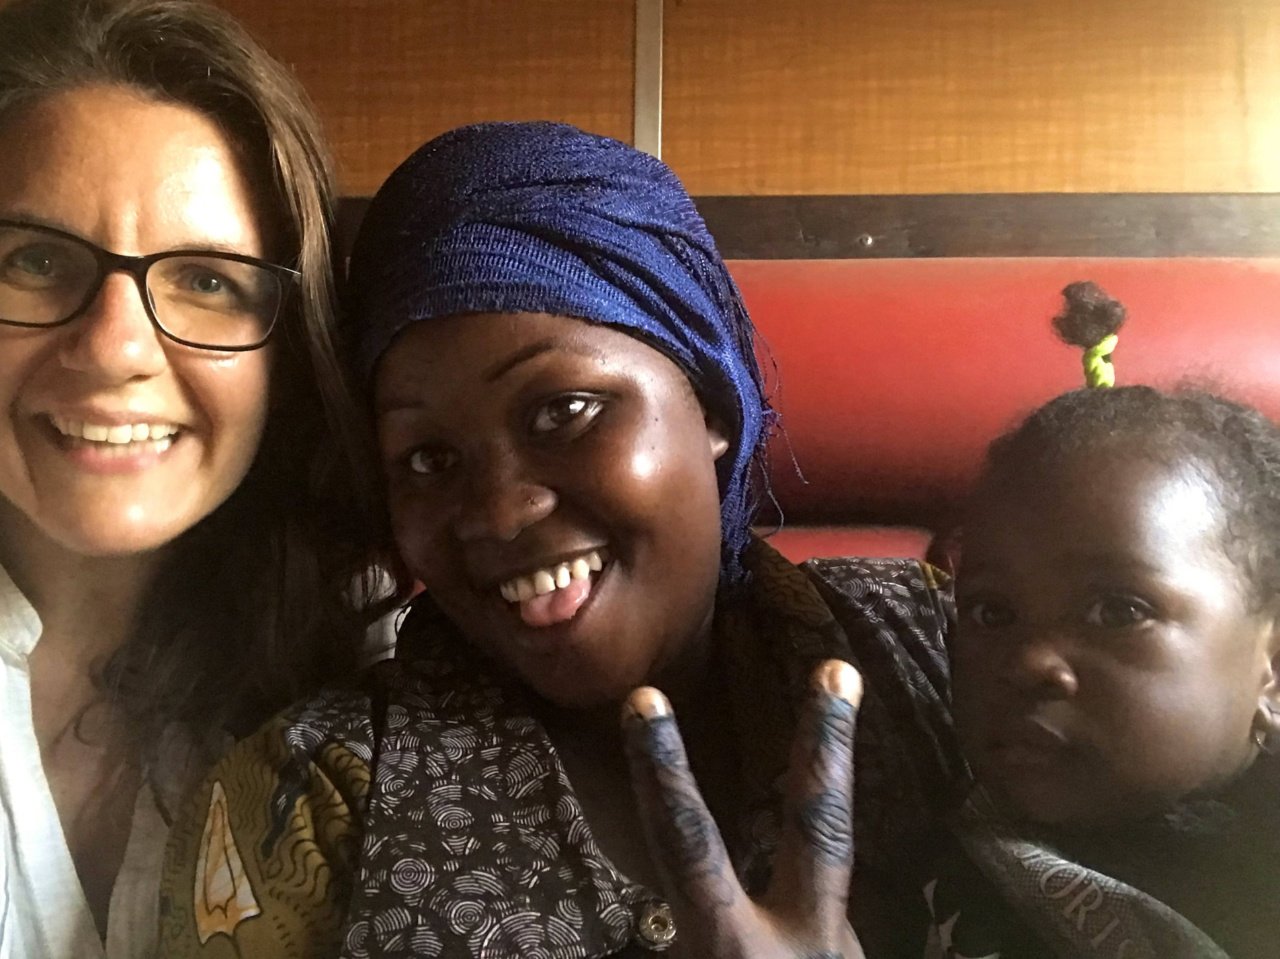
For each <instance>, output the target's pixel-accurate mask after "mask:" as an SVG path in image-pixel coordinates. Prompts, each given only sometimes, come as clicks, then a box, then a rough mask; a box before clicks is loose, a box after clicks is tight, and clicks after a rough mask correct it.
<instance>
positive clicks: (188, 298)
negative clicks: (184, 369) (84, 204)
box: [0, 226, 284, 348]
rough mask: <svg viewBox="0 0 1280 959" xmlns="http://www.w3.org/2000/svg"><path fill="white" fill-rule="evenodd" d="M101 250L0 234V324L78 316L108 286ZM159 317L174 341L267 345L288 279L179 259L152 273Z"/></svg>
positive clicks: (209, 260)
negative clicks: (265, 340) (102, 286)
mask: <svg viewBox="0 0 1280 959" xmlns="http://www.w3.org/2000/svg"><path fill="white" fill-rule="evenodd" d="M100 274H101V267H100V266H99V261H98V256H97V254H96V253H95V252H94V248H93V247H91V246H89V245H88V244H85V243H81V242H79V241H77V240H75V239H72V238H70V237H64V236H61V235H59V234H56V233H48V232H45V231H43V230H39V229H34V228H30V227H12V226H0V320H6V321H8V322H11V323H22V324H29V325H32V326H52V325H55V324H57V323H61V322H63V321H65V320H67V319H68V318H70V317H72V316H74V315H75V314H77V313H78V312H79V311H80V310H82V309H84V308H85V307H86V306H87V305H88V302H87V301H88V299H89V297H91V296H92V295H94V293H95V292H96V290H97V288H98V286H99V284H100V282H101V275H100ZM146 288H147V297H148V299H149V301H150V307H151V311H152V314H153V315H154V317H155V319H156V322H157V323H158V324H159V325H160V327H161V328H162V329H163V330H164V331H165V332H166V333H168V334H169V335H170V336H173V337H176V338H178V339H181V340H186V341H188V342H190V343H193V344H196V345H200V346H207V347H211V348H218V347H224V348H226V347H230V348H234V347H243V346H249V345H252V344H255V343H258V342H260V341H261V340H262V339H263V338H264V337H265V336H266V335H267V332H268V331H269V330H270V329H271V326H272V324H273V323H274V322H275V318H276V314H277V312H278V311H279V309H280V304H281V300H282V298H283V292H284V291H283V284H282V282H281V278H280V277H279V276H278V275H277V274H276V273H275V272H273V271H272V270H269V269H266V268H264V267H263V266H260V265H258V264H254V263H241V262H239V261H237V260H229V259H225V258H222V257H217V256H205V255H199V254H178V255H174V256H164V257H162V258H157V259H156V260H154V261H153V262H152V263H151V264H150V266H149V268H148V269H147V272H146Z"/></svg>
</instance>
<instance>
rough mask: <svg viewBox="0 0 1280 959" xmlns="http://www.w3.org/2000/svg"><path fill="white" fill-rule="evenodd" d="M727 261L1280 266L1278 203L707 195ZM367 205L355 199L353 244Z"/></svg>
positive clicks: (1136, 196)
mask: <svg viewBox="0 0 1280 959" xmlns="http://www.w3.org/2000/svg"><path fill="white" fill-rule="evenodd" d="M696 200H697V204H698V209H699V210H701V211H702V215H703V217H705V218H706V221H707V226H708V227H709V228H710V230H711V233H712V234H713V235H714V236H715V238H716V242H717V243H719V245H720V250H721V252H722V253H723V254H724V256H725V258H726V259H731V260H815V259H875V258H880V257H899V258H907V257H936V256H1107V257H1168V256H1220V257H1227V256H1240V257H1261V256H1280V194H1276V193H974V194H939V195H932V196H919V195H915V196H908V195H903V196H703V197H697V198H696ZM367 203H368V200H367V199H364V198H356V197H353V198H346V199H344V200H343V201H342V203H341V204H340V206H339V211H338V231H339V233H338V235H339V237H340V238H342V239H343V240H345V241H346V242H347V243H349V242H350V239H351V238H352V237H353V236H354V235H355V227H356V225H357V224H358V223H359V219H360V217H361V216H362V215H363V213H364V209H365V207H366V205H367Z"/></svg>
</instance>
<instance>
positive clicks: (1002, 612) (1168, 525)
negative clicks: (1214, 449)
mask: <svg viewBox="0 0 1280 959" xmlns="http://www.w3.org/2000/svg"><path fill="white" fill-rule="evenodd" d="M1076 459H1077V460H1078V461H1076V462H1067V463H1065V464H1063V465H1061V466H1060V467H1058V468H1055V469H1054V470H1053V471H1052V475H1046V474H1047V473H1048V472H1049V471H1047V470H1046V471H1042V472H1038V473H1035V474H1024V475H1022V476H1020V477H1018V478H1017V479H1007V480H1004V481H999V480H997V481H993V482H991V483H989V484H988V486H987V487H986V488H985V489H983V490H982V491H981V492H980V493H979V496H978V498H977V501H976V503H975V509H974V512H973V515H972V516H971V519H970V522H969V523H968V524H967V525H966V527H965V534H964V543H963V557H962V560H961V568H960V571H959V576H958V580H957V596H958V601H959V609H960V622H959V628H958V630H957V636H956V641H955V644H954V649H953V654H952V655H953V664H954V671H955V709H956V718H957V724H958V725H959V728H960V735H961V739H962V741H963V743H964V747H965V751H966V753H967V755H968V757H969V760H970V762H971V763H972V765H973V767H974V772H975V775H976V776H977V778H978V779H979V781H981V782H983V783H984V784H985V785H986V786H988V788H989V789H990V790H991V791H992V793H993V794H994V795H995V796H996V798H997V801H999V802H1001V803H1002V804H1003V805H1005V806H1006V807H1007V808H1008V809H1009V811H1010V812H1011V813H1012V814H1014V815H1015V816H1017V817H1019V818H1024V819H1029V820H1031V821H1034V822H1040V823H1045V824H1058V825H1080V826H1089V825H1093V824H1098V823H1103V822H1107V821H1115V820H1118V819H1125V818H1133V817H1137V816H1141V815H1144V814H1147V813H1151V812H1154V811H1157V810H1159V809H1162V808H1165V807H1167V806H1168V805H1169V804H1171V803H1173V802H1175V801H1177V800H1179V799H1181V798H1183V797H1185V796H1187V795H1189V794H1191V793H1193V792H1195V791H1197V790H1201V789H1205V788H1211V787H1213V786H1214V785H1217V784H1220V783H1222V782H1224V781H1226V780H1228V779H1230V778H1231V777H1232V776H1234V775H1236V774H1237V773H1239V772H1240V771H1241V770H1243V769H1244V768H1245V767H1246V766H1247V765H1248V763H1249V761H1250V760H1251V758H1252V756H1253V751H1254V748H1253V746H1252V745H1251V739H1250V734H1251V728H1252V727H1251V724H1252V720H1253V715H1254V712H1255V710H1256V708H1257V705H1258V702H1259V697H1260V696H1263V695H1268V694H1271V695H1274V689H1273V688H1272V687H1273V686H1274V683H1275V673H1274V664H1273V661H1272V657H1273V655H1274V654H1275V651H1276V650H1275V638H1276V637H1275V625H1274V622H1273V620H1272V619H1271V618H1269V617H1267V616H1265V615H1263V614H1262V613H1260V612H1254V611H1253V610H1252V609H1251V607H1250V603H1249V597H1248V594H1247V591H1246V584H1245V583H1244V581H1243V579H1242V577H1241V574H1240V573H1239V571H1238V570H1237V568H1236V566H1235V565H1234V564H1233V562H1232V561H1231V560H1230V559H1229V558H1228V555H1227V553H1226V552H1225V550H1224V543H1225V542H1226V538H1227V537H1228V536H1229V535H1231V531H1230V530H1229V529H1228V526H1227V523H1226V520H1225V517H1224V513H1223V508H1222V505H1221V503H1220V502H1219V500H1218V497H1217V495H1216V494H1215V492H1214V489H1213V487H1212V485H1211V484H1210V482H1209V481H1208V480H1207V479H1206V478H1205V477H1204V476H1203V475H1202V474H1201V472H1200V471H1198V470H1196V469H1194V468H1193V467H1191V466H1189V465H1177V466H1170V465H1169V464H1165V463H1159V462H1157V461H1156V460H1155V459H1153V458H1147V457H1143V456H1139V455H1129V456H1125V455H1120V456H1112V457H1111V458H1105V457H1104V458H1101V459H1098V460H1087V461H1086V460H1083V459H1082V458H1079V457H1077V458H1076Z"/></svg>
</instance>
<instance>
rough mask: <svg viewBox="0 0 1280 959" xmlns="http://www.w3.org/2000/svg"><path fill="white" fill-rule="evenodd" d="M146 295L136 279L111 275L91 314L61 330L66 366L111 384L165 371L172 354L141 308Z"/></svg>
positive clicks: (89, 310)
mask: <svg viewBox="0 0 1280 959" xmlns="http://www.w3.org/2000/svg"><path fill="white" fill-rule="evenodd" d="M145 295H146V293H145V292H144V291H143V290H142V289H141V287H140V286H139V285H138V283H137V282H136V281H135V280H134V279H133V278H132V277H130V276H127V275H125V274H123V273H112V274H109V275H108V276H107V277H106V278H105V279H104V280H103V281H102V286H101V287H100V288H99V289H98V292H97V294H96V295H95V296H94V298H93V301H92V302H91V303H90V304H89V307H88V309H86V310H85V312H84V313H83V314H81V315H80V316H79V317H77V318H76V319H75V320H73V321H72V322H71V323H69V324H67V325H66V326H65V327H63V328H62V329H61V330H59V331H57V332H58V335H60V336H61V337H62V342H61V347H60V355H61V358H62V364H63V366H65V367H67V368H68V369H72V370H76V371H77V372H80V373H84V374H86V375H88V376H91V377H94V378H96V379H99V380H101V381H102V382H103V383H108V384H115V383H124V382H128V381H129V380H133V379H139V378H146V377H151V376H156V375H158V374H159V373H161V372H163V371H164V369H165V368H166V367H167V365H168V362H169V361H168V355H167V354H166V353H165V348H164V344H163V343H162V342H161V337H162V336H163V334H162V333H161V332H160V331H159V330H158V329H156V327H155V325H154V324H153V323H152V322H151V317H150V316H149V315H148V314H147V310H146V307H145V306H144V305H143V302H142V298H143V297H144V296H145Z"/></svg>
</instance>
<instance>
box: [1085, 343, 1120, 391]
mask: <svg viewBox="0 0 1280 959" xmlns="http://www.w3.org/2000/svg"><path fill="white" fill-rule="evenodd" d="M1118 342H1120V338H1119V337H1118V336H1116V335H1115V334H1114V333H1112V334H1111V335H1110V336H1104V337H1103V338H1102V340H1101V341H1099V342H1098V344H1097V345H1096V346H1092V347H1090V348H1089V349H1087V350H1085V352H1084V382H1085V385H1087V386H1102V387H1105V386H1115V385H1116V368H1115V367H1114V366H1112V365H1111V354H1112V353H1114V352H1115V348H1116V344H1117V343H1118Z"/></svg>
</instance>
